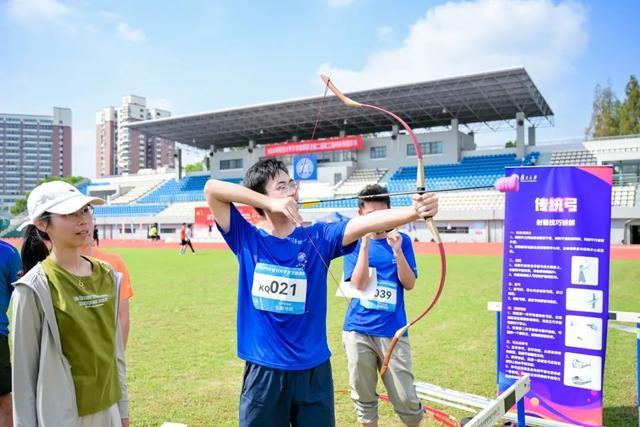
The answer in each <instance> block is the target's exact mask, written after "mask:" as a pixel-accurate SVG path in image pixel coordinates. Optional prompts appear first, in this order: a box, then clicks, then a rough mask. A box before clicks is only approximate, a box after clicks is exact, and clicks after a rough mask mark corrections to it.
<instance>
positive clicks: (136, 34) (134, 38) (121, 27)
mask: <svg viewBox="0 0 640 427" xmlns="http://www.w3.org/2000/svg"><path fill="white" fill-rule="evenodd" d="M117 32H118V35H119V36H120V37H121V38H123V39H125V40H127V41H130V42H133V43H142V42H144V41H145V40H146V38H147V37H146V35H145V34H144V31H142V30H141V29H139V28H131V27H129V25H128V24H127V23H126V22H120V23H119V24H118V28H117Z"/></svg>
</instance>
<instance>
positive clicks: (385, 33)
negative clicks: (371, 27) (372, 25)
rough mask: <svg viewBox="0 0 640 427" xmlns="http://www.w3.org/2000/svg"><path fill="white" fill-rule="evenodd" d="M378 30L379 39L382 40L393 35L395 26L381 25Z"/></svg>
mask: <svg viewBox="0 0 640 427" xmlns="http://www.w3.org/2000/svg"><path fill="white" fill-rule="evenodd" d="M376 32H377V33H378V39H379V40H382V41H386V40H389V39H390V38H391V36H393V28H391V27H389V26H384V27H380V28H378V29H377V31H376Z"/></svg>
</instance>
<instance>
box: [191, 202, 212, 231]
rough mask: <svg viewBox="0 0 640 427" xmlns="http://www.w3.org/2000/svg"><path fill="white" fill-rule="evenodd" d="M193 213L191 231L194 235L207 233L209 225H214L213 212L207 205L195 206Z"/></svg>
mask: <svg viewBox="0 0 640 427" xmlns="http://www.w3.org/2000/svg"><path fill="white" fill-rule="evenodd" d="M194 214H195V215H194V218H195V221H194V224H193V228H194V230H193V233H194V235H195V236H202V235H207V233H209V226H211V227H212V228H213V227H215V226H216V224H215V222H214V219H213V212H211V209H209V207H208V206H204V207H200V206H196V207H195V212H194Z"/></svg>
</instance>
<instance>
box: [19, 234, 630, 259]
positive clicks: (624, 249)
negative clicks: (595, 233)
mask: <svg viewBox="0 0 640 427" xmlns="http://www.w3.org/2000/svg"><path fill="white" fill-rule="evenodd" d="M20 240H21V239H7V241H8V242H10V243H12V244H13V245H15V246H19V245H20ZM192 243H193V246H194V247H195V248H196V250H198V249H223V250H227V249H228V247H227V245H226V244H225V243H198V242H196V241H192ZM178 246H179V245H178V242H176V243H165V242H157V243H152V242H150V241H146V240H101V241H100V247H101V248H174V249H176V250H177V249H178ZM444 246H445V252H446V253H447V255H468V256H473V255H485V256H491V255H493V256H502V243H445V245H444ZM413 247H414V249H415V251H416V252H417V253H419V254H433V255H436V254H437V253H438V247H437V246H436V245H435V243H414V245H413ZM611 258H613V259H635V260H640V245H612V246H611Z"/></svg>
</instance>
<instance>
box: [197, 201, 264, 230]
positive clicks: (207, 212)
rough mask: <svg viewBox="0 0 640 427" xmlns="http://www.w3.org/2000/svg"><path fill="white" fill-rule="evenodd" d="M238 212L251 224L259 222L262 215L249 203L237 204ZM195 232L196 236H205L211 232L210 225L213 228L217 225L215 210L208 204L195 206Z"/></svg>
mask: <svg viewBox="0 0 640 427" xmlns="http://www.w3.org/2000/svg"><path fill="white" fill-rule="evenodd" d="M236 208H237V209H238V212H240V214H241V215H242V217H243V218H244V219H246V220H247V221H248V222H250V223H251V224H257V223H259V222H260V221H261V219H262V218H260V215H258V212H257V211H256V210H255V209H254V208H253V207H252V206H247V205H236ZM194 209H195V212H194V217H195V221H194V234H195V235H196V236H204V235H207V234H208V233H209V226H211V229H212V230H213V227H215V226H216V223H215V219H214V217H213V212H211V209H210V208H209V207H207V206H203V207H200V206H197V207H195V208H194Z"/></svg>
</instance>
